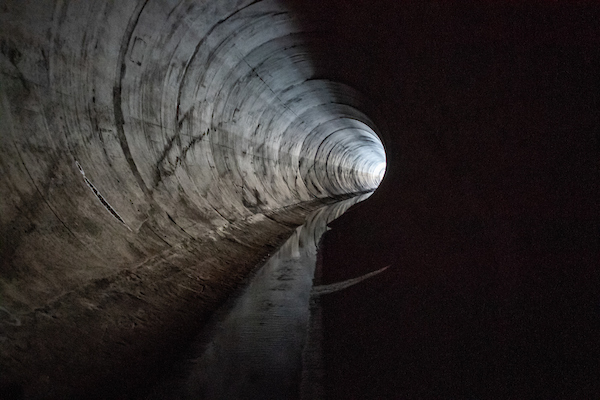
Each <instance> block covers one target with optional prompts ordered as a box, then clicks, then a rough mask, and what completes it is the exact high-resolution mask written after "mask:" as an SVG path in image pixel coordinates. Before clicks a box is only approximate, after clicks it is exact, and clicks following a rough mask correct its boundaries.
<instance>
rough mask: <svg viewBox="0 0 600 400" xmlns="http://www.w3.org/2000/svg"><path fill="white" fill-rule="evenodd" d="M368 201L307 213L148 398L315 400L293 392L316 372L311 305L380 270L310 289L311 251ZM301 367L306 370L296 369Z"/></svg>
mask: <svg viewBox="0 0 600 400" xmlns="http://www.w3.org/2000/svg"><path fill="white" fill-rule="evenodd" d="M368 197H369V194H365V195H361V196H357V197H354V198H351V199H348V200H344V201H341V202H338V203H335V204H332V205H328V206H325V207H323V208H321V209H319V210H317V211H315V212H314V213H312V214H311V215H310V216H309V217H308V218H307V220H306V222H305V224H304V225H302V226H300V227H298V228H297V229H296V231H295V232H294V233H293V235H292V236H291V237H290V238H289V239H288V241H287V242H286V243H284V245H283V246H282V247H281V248H280V249H279V250H278V251H277V252H276V253H275V254H273V255H272V256H271V258H270V259H269V260H268V261H267V262H266V263H265V264H264V265H263V266H262V267H261V268H260V269H258V271H256V273H255V274H254V275H253V276H252V277H251V278H250V279H249V282H248V284H247V285H245V286H244V287H243V288H242V289H241V290H240V291H238V293H237V294H236V295H234V296H232V297H231V298H230V299H229V301H228V302H227V303H226V304H225V305H223V306H222V307H221V308H220V309H219V310H218V311H217V312H215V314H214V315H213V317H212V318H211V321H210V322H209V323H208V325H207V327H206V328H205V329H204V330H203V332H202V333H201V334H200V335H198V337H197V338H196V339H195V340H194V342H193V344H192V345H191V347H190V348H189V349H188V351H187V352H186V353H185V359H184V360H181V361H180V362H178V363H177V365H176V366H175V367H174V368H173V369H172V375H171V376H170V377H168V378H166V379H165V380H164V381H163V382H160V383H158V384H157V385H156V387H155V388H153V390H152V391H151V394H150V396H149V397H148V399H152V400H154V399H211V400H219V399H228V400H229V399H278V400H280V399H299V398H314V397H315V396H317V397H318V395H315V393H318V391H317V392H314V391H312V392H310V391H309V392H307V391H306V390H304V389H302V391H301V389H300V388H301V387H302V388H306V387H313V386H314V385H313V384H312V383H311V382H307V379H308V380H310V379H312V378H311V377H313V376H315V374H314V373H312V372H311V371H307V369H315V368H317V369H318V368H320V366H319V365H318V364H319V360H318V358H319V355H318V354H317V356H316V358H317V360H316V362H315V352H314V350H310V349H307V347H309V346H310V347H315V345H316V346H319V343H315V339H318V338H314V337H312V338H309V335H310V333H309V332H312V331H314V330H315V329H314V325H315V322H316V320H315V319H314V316H315V312H316V310H315V307H314V305H315V298H318V297H319V296H321V295H323V294H326V293H330V292H331V291H332V290H336V288H338V289H337V290H339V289H343V288H345V287H347V286H350V285H352V284H356V283H358V282H359V281H360V280H362V279H366V278H368V277H370V276H373V275H374V274H375V273H377V272H381V270H380V271H375V272H374V273H371V274H368V275H366V276H365V277H364V278H355V279H352V280H350V281H348V282H346V283H344V282H342V283H340V284H337V285H335V284H334V286H332V285H328V286H327V287H324V286H323V287H321V286H313V277H314V274H315V265H316V258H317V247H318V243H319V241H320V239H321V236H322V235H323V233H325V231H326V230H327V229H328V228H327V224H328V223H329V222H331V221H333V220H334V219H336V218H338V217H339V216H340V215H342V214H343V213H344V212H345V211H346V210H347V209H348V208H349V207H350V206H352V205H354V204H356V203H358V202H360V201H363V200H365V199H366V198H368ZM317 303H318V301H317ZM311 304H312V307H311ZM311 314H312V317H311ZM317 341H318V340H317ZM307 343H308V344H307ZM303 352H304V357H303ZM307 353H309V354H310V357H307V356H306V354H307ZM307 360H309V361H308V363H309V364H310V365H309V366H307V365H303V364H307ZM307 372H308V373H307ZM315 385H318V383H317V382H315Z"/></svg>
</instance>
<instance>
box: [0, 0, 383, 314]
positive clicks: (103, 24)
mask: <svg viewBox="0 0 600 400" xmlns="http://www.w3.org/2000/svg"><path fill="white" fill-rule="evenodd" d="M6 9H7V10H6ZM2 26H3V33H4V35H3V42H2V79H3V85H2V86H3V88H2V89H3V90H2V102H3V104H2V119H1V122H0V123H1V124H2V128H1V129H2V160H3V161H2V173H3V179H2V198H3V199H4V201H2V220H3V221H2V224H3V226H5V230H6V232H7V236H8V237H7V240H8V242H7V243H5V246H3V252H4V253H3V255H4V257H3V258H4V260H5V262H9V263H10V264H11V265H10V267H9V268H10V269H11V270H12V271H13V273H14V274H16V276H19V277H23V276H25V275H27V278H28V279H26V280H18V281H17V282H16V283H11V281H10V279H9V280H7V279H4V285H3V298H4V300H3V301H4V302H5V303H6V304H9V305H11V306H13V305H15V304H23V303H25V304H29V305H30V306H41V305H42V304H44V303H45V302H46V301H48V300H49V299H52V298H54V297H55V296H56V295H57V294H60V293H62V292H65V291H69V290H72V289H73V288H74V287H77V286H78V285H81V284H82V283H83V282H86V281H88V280H89V279H94V278H98V277H101V276H103V275H105V274H106V273H108V272H110V271H114V270H118V269H119V267H120V265H122V264H124V263H125V264H126V263H134V262H138V261H140V260H141V259H143V257H147V256H148V255H150V254H153V253H155V252H156V251H157V250H159V249H161V248H165V247H168V246H171V245H173V244H175V243H178V242H180V241H181V240H183V239H186V238H188V237H189V236H192V237H198V236H199V235H202V234H204V233H206V232H207V231H211V230H214V229H217V228H219V227H223V226H225V225H226V224H227V223H229V222H233V221H236V220H240V219H243V218H247V217H249V216H251V215H253V214H258V213H262V212H265V211H272V210H276V209H279V208H281V207H285V206H289V205H292V204H296V203H299V202H304V201H308V200H312V199H314V198H324V197H331V196H335V195H339V194H344V193H353V192H363V191H369V190H372V189H374V188H375V187H377V185H378V183H379V177H378V176H377V175H376V168H377V167H378V165H379V164H381V163H382V162H384V161H385V154H384V151H383V147H382V145H381V142H380V140H379V139H378V137H377V134H376V133H375V129H376V128H375V126H374V124H373V122H372V121H371V120H370V119H369V118H368V117H367V116H366V115H365V114H363V112H361V104H362V103H364V102H365V100H364V99H362V98H361V97H360V95H359V94H358V93H357V92H355V91H353V90H352V89H351V88H349V87H345V86H344V85H342V84H338V83H335V82H330V81H327V80H321V79H313V78H315V77H318V76H319V75H320V74H321V71H319V70H318V67H317V66H315V65H314V63H313V61H312V58H311V55H309V54H307V49H306V42H307V41H308V40H310V38H309V37H308V35H306V34H304V33H303V32H301V31H300V24H298V22H297V21H296V20H295V19H294V16H293V15H292V14H290V13H289V12H288V10H286V8H285V7H284V6H283V5H282V4H281V3H279V2H276V1H260V2H250V1H245V2H243V1H242V2H240V1H231V2H221V1H219V2H215V1H207V2H196V1H188V2H175V1H140V2H136V1H127V2H120V3H118V4H116V3H114V4H113V3H112V2H93V4H90V3H87V2H66V3H56V4H55V3H54V2H50V1H47V2H44V1H42V2H39V1H36V2H25V3H24V2H9V3H8V4H7V5H6V6H5V12H4V17H3V21H2ZM92 185H93V187H92ZM98 196H101V197H102V199H103V202H102V200H101V201H100V202H99V201H98V198H97V197H98ZM101 202H102V204H101ZM103 205H104V207H103ZM107 209H109V211H110V212H107ZM111 214H112V215H111ZM145 225H146V226H151V230H152V232H151V233H149V234H148V235H150V236H153V237H151V238H146V237H145V236H146V235H144V234H143V231H144V226H145ZM28 227H29V228H28ZM128 228H129V229H128ZM10 229H13V230H15V231H22V230H23V229H25V230H26V231H27V230H29V231H30V232H18V233H17V232H14V233H12V234H9V233H8V232H10ZM49 232H52V233H53V234H52V235H48V234H47V233H49ZM49 249H50V250H51V252H50V254H49V252H48V250H49ZM7 252H11V254H8V253H7ZM67 255H68V256H67ZM49 266H52V267H49ZM37 279H39V280H44V281H46V282H47V284H45V285H39V284H38V283H36V280H37ZM21 307H23V306H21Z"/></svg>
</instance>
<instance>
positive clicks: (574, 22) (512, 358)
mask: <svg viewBox="0 0 600 400" xmlns="http://www.w3.org/2000/svg"><path fill="white" fill-rule="evenodd" d="M292 3H293V2H292ZM295 7H296V9H297V11H298V12H299V13H302V15H304V17H305V23H306V24H307V26H312V27H314V28H315V29H316V30H317V31H318V32H320V33H319V35H321V37H322V40H321V41H319V43H320V46H323V47H321V48H316V49H315V50H314V54H315V55H316V56H318V57H326V59H324V60H320V61H319V62H320V63H321V64H326V65H327V66H328V67H327V68H325V70H327V71H329V75H328V76H327V78H328V79H332V80H337V81H340V82H343V83H345V84H347V85H349V86H351V87H353V88H355V89H357V90H358V91H360V92H361V93H363V94H364V95H365V97H366V98H367V99H368V100H369V101H371V102H372V104H371V105H372V106H373V107H372V109H373V110H374V112H373V113H371V114H369V115H370V116H371V117H372V118H373V119H374V121H375V123H376V124H377V125H378V126H379V127H380V128H381V130H382V132H381V133H382V137H383V139H384V143H385V145H386V151H387V155H388V168H387V174H386V177H385V179H384V181H383V183H382V185H381V186H380V188H379V189H378V190H377V192H376V193H375V194H374V195H373V196H372V197H371V199H370V200H369V201H368V202H366V203H363V204H362V205H361V206H359V207H357V208H355V209H354V210H351V211H350V212H349V213H347V214H345V215H344V216H343V217H342V218H340V219H338V220H337V221H335V222H334V223H333V224H332V226H334V228H335V229H334V230H333V231H332V232H329V233H328V234H327V235H326V236H325V247H324V248H325V251H324V254H323V265H324V269H323V276H324V282H325V283H330V282H335V281H338V280H343V279H347V278H349V277H351V276H358V275H361V274H362V273H365V272H367V271H369V270H373V269H377V268H380V267H383V266H385V265H388V264H391V265H392V266H391V267H390V269H389V271H386V272H385V273H384V274H382V275H381V277H380V278H376V279H373V280H371V281H369V282H368V283H366V284H365V285H362V286H360V287H356V288H352V289H349V290H347V291H345V292H342V293H339V294H336V295H332V296H330V297H328V298H326V299H324V301H323V304H324V307H325V308H324V321H325V338H326V342H325V349H326V350H325V352H326V361H327V379H326V382H328V385H329V386H328V390H327V394H328V398H331V399H338V398H339V399H364V398H414V399H423V398H482V399H508V398H521V399H525V398H569V399H584V398H595V397H597V396H598V395H599V394H600V384H599V381H598V379H597V377H598V375H599V374H600V369H599V360H600V346H599V339H598V338H599V337H600V330H599V328H600V326H599V325H600V324H599V314H598V304H600V303H599V300H600V299H599V295H598V293H599V290H598V287H599V286H598V284H599V283H600V282H599V276H598V268H597V265H598V232H599V224H598V200H597V199H598V137H597V130H598V126H599V119H598V106H599V102H598V97H599V95H598V93H600V85H599V75H598V70H599V66H600V54H599V53H600V52H599V51H598V48H600V28H599V25H598V23H597V21H598V20H599V18H600V7H598V6H597V5H594V4H591V3H588V4H566V3H550V2H535V3H530V4H518V3H513V2H510V3H509V2H486V3H485V4H481V3H478V4H475V3H469V4H464V3H462V2H443V3H441V2H440V3H434V2H426V3H421V2H419V3H416V2H415V3H413V2H396V1H378V2H367V1H361V0H356V1H341V0H340V1H336V0H332V1H321V2H319V4H318V5H314V6H313V4H311V5H310V6H308V5H307V4H306V2H301V1H298V2H296V6H295ZM319 55H320V56H319Z"/></svg>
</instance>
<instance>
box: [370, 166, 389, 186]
mask: <svg viewBox="0 0 600 400" xmlns="http://www.w3.org/2000/svg"><path fill="white" fill-rule="evenodd" d="M386 167H387V163H386V162H385V161H383V162H381V163H379V164H377V166H376V167H375V170H374V174H373V175H375V176H376V177H377V180H378V183H381V181H382V180H383V177H384V175H385V170H386Z"/></svg>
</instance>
